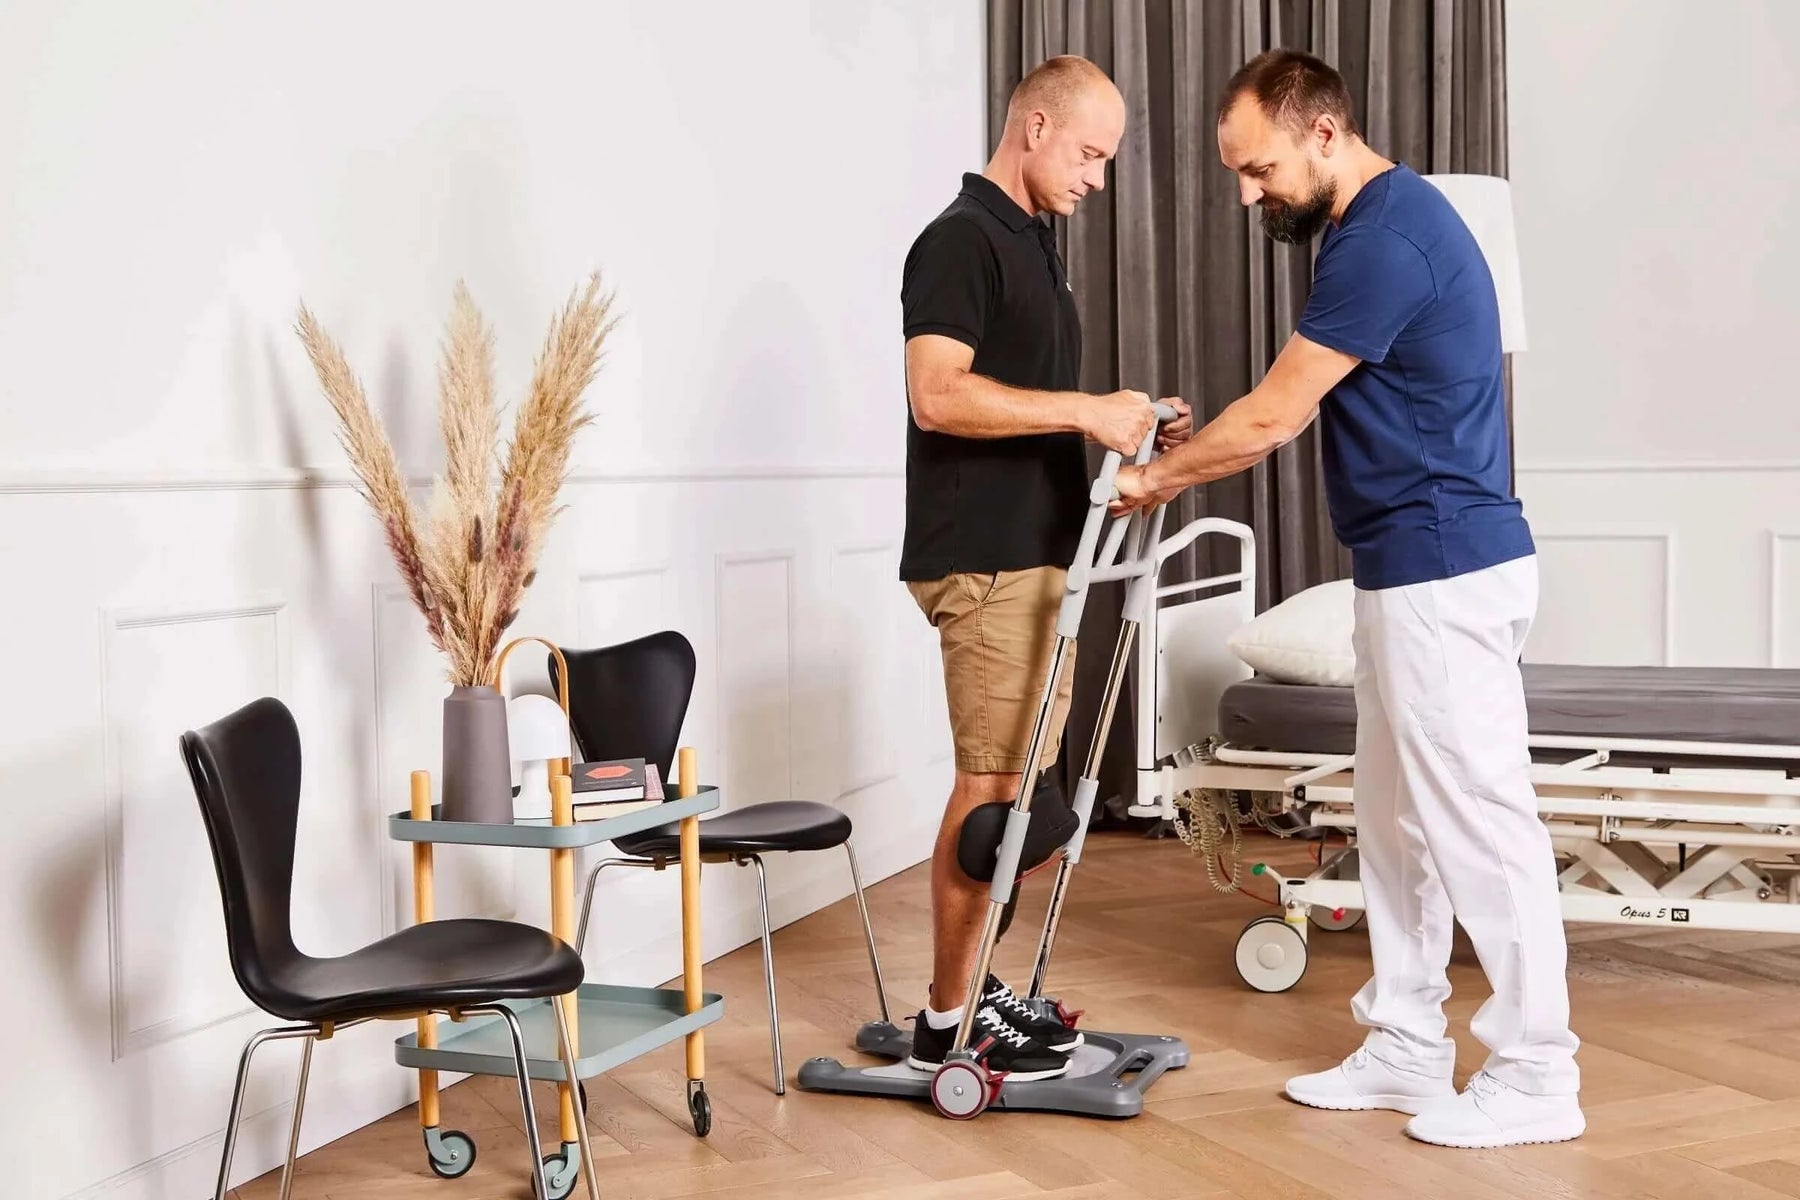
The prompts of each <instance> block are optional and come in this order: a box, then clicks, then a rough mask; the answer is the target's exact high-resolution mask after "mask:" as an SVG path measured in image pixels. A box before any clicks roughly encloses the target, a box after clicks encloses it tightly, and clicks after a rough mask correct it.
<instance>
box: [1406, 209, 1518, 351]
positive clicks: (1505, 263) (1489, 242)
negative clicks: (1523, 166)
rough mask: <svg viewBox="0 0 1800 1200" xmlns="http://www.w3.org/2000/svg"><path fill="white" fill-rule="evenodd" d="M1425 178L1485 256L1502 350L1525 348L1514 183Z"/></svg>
mask: <svg viewBox="0 0 1800 1200" xmlns="http://www.w3.org/2000/svg"><path fill="white" fill-rule="evenodd" d="M1425 179H1426V181H1427V182H1429V183H1431V184H1432V185H1433V186H1435V187H1436V188H1437V189H1438V191H1440V192H1442V193H1444V196H1445V197H1446V198H1447V199H1448V200H1449V201H1450V206H1451V207H1452V208H1454V209H1456V213H1457V215H1458V216H1460V217H1461V218H1462V219H1463V224H1465V225H1467V226H1468V227H1469V232H1470V233H1472V234H1474V235H1475V241H1476V244H1477V245H1479V246H1480V247H1481V253H1482V256H1483V257H1485V258H1486V259H1487V264H1488V273H1489V274H1491V275H1492V276H1493V277H1494V298H1495V299H1496V300H1497V301H1499V304H1500V351H1501V353H1503V354H1513V353H1516V352H1517V351H1520V350H1523V349H1525V300H1524V294H1523V288H1522V287H1521V284H1520V280H1519V237H1518V230H1517V228H1516V227H1515V226H1514V224H1513V206H1512V185H1511V184H1509V183H1508V182H1507V181H1506V180H1504V179H1501V178H1500V177H1499V176H1497V175H1427V176H1425Z"/></svg>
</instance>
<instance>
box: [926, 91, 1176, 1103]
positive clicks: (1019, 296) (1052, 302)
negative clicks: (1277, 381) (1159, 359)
mask: <svg viewBox="0 0 1800 1200" xmlns="http://www.w3.org/2000/svg"><path fill="white" fill-rule="evenodd" d="M1124 129H1125V104H1124V99H1123V98H1122V97H1121V96H1120V95H1119V92H1118V89H1117V88H1116V87H1114V86H1113V84H1112V81H1111V80H1109V79H1108V78H1107V77H1106V75H1105V74H1104V73H1103V72H1102V71H1101V70H1100V69H1099V68H1098V67H1096V66H1094V65H1093V64H1092V63H1090V62H1088V61H1086V60H1085V59H1080V58H1073V57H1064V58H1055V59H1051V60H1050V61H1049V62H1047V63H1045V64H1044V65H1043V66H1041V67H1039V68H1037V70H1035V71H1033V72H1032V73H1031V74H1030V75H1028V76H1027V77H1026V78H1025V79H1024V80H1023V81H1022V82H1021V83H1020V84H1019V86H1018V88H1017V89H1016V90H1015V91H1014V93H1013V97H1012V102H1011V106H1010V108H1009V111H1008V114H1007V124H1006V130H1005V133H1004V134H1003V136H1002V139H1001V142H1000V145H999V147H998V148H997V149H996V151H995V153H994V156H993V159H992V160H991V161H990V162H989V163H988V166H987V169H986V170H985V171H984V172H983V173H982V174H980V175H975V174H970V175H966V176H964V179H963V188H962V192H961V194H960V195H959V196H957V198H956V199H955V200H954V201H952V202H951V204H950V206H949V207H948V208H946V209H945V210H944V211H943V212H942V213H941V214H939V215H938V216H937V217H936V218H935V219H933V221H932V222H931V224H930V225H928V226H927V227H926V229H925V231H924V232H923V233H921V234H920V235H919V238H918V240H917V241H916V242H914V243H913V246H912V249H911V251H910V252H909V253H908V254H907V257H906V266H905V274H904V282H903V285H902V290H901V300H902V308H903V313H904V332H905V337H906V381H907V397H908V401H909V408H910V418H909V421H908V425H907V440H906V537H905V545H904V548H903V550H902V553H901V560H900V577H901V579H902V580H904V581H905V582H906V584H907V587H908V589H909V590H910V591H911V592H912V595H913V597H914V599H915V600H916V601H917V602H918V604H919V607H920V609H921V610H922V611H923V612H924V614H925V616H926V617H927V618H928V619H929V620H930V621H931V623H932V625H933V626H935V627H936V628H937V630H938V633H939V639H940V643H941V647H942V652H943V660H944V682H945V689H946V693H947V696H948V701H949V710H950V724H951V729H952V732H953V735H954V739H955V746H956V784H955V788H954V790H952V792H951V794H950V801H949V804H948V805H947V807H946V809H945V812H944V820H943V824H942V826H941V827H940V829H939V833H938V840H937V847H936V851H935V853H934V855H933V858H932V875H931V892H932V918H933V921H932V924H933V943H934V962H933V974H932V986H931V1000H930V1003H929V1005H928V1006H927V1008H926V1009H925V1010H924V1011H923V1012H921V1013H920V1014H919V1017H918V1019H917V1022H916V1024H915V1028H914V1033H913V1055H912V1059H911V1063H912V1065H913V1066H915V1067H919V1068H923V1069H930V1068H932V1067H935V1066H936V1065H937V1064H939V1063H941V1062H942V1061H943V1060H944V1056H945V1054H946V1053H947V1052H948V1051H949V1048H950V1045H951V1043H952V1042H953V1041H954V1040H955V1036H956V1030H957V1026H958V1024H959V1022H960V1020H961V1017H962V1013H963V1008H962V1006H963V1003H964V999H965V997H966V996H967V994H968V990H969V976H970V974H971V973H972V972H973V970H974V958H975V950H976V943H977V941H978V940H979V938H980V932H981V925H982V921H983V916H984V908H983V906H984V904H985V903H986V899H987V890H986V888H985V887H984V886H983V885H982V883H981V882H980V881H979V880H976V879H974V878H972V877H971V876H970V875H969V874H967V873H966V872H965V871H964V870H963V869H962V867H961V866H960V865H959V862H958V855H957V846H958V838H959V835H960V833H961V830H962V826H963V822H964V820H965V819H966V818H967V817H968V816H969V814H970V813H971V812H972V811H974V810H975V809H976V808H977V807H979V806H981V805H983V804H994V803H1006V802H1009V801H1010V800H1011V799H1012V798H1013V796H1014V795H1015V794H1016V790H1017V788H1018V785H1019V777H1020V775H1021V774H1022V773H1023V771H1024V769H1025V759H1026V756H1027V753H1028V746H1029V743H1030V740H1031V728H1032V723H1033V721H1034V719H1035V717H1036V715H1037V709H1038V706H1039V704H1040V703H1041V699H1042V696H1041V692H1040V688H1041V687H1042V686H1043V681H1044V678H1045V674H1046V672H1047V671H1048V669H1049V660H1050V652H1051V648H1052V645H1053V642H1054V638H1055V621H1056V613H1057V608H1058V606H1059V605H1060V603H1061V601H1062V594H1063V585H1064V580H1065V578H1066V576H1067V568H1068V566H1069V564H1070V562H1071V561H1072V560H1073V558H1074V556H1075V550H1076V546H1077V543H1078V542H1079V540H1080V536H1081V526H1082V522H1083V519H1084V517H1085V515H1086V511H1087V502H1088V500H1087V495H1088V487H1089V479H1088V471H1087V458H1086V451H1085V448H1084V441H1085V440H1086V439H1091V440H1093V441H1095V442H1099V443H1100V444H1102V445H1104V446H1106V447H1108V448H1110V449H1114V450H1118V451H1120V452H1121V453H1125V454H1131V453H1135V452H1136V450H1137V448H1138V446H1139V445H1140V444H1141V443H1142V441H1143V438H1144V435H1145V434H1146V433H1148V432H1149V430H1150V428H1151V427H1152V425H1153V424H1154V423H1155V415H1154V412H1153V410H1152V409H1151V406H1150V398H1149V397H1148V396H1146V395H1145V394H1144V393H1142V392H1132V391H1120V392H1113V393H1111V394H1109V395H1090V394H1085V393H1082V392H1079V391H1077V390H1076V388H1077V386H1078V380H1079V375H1080V367H1081V322H1080V318H1079V316H1078V314H1077V312H1076V308H1075V298H1074V295H1073V293H1072V290H1071V287H1070V284H1069V280H1068V277H1067V275H1066V273H1065V271H1064V268H1063V263H1062V259H1061V257H1060V255H1059V254H1058V253H1057V249H1056V235H1055V233H1054V232H1053V230H1052V229H1051V227H1050V225H1049V224H1048V223H1047V222H1046V221H1044V220H1043V219H1041V218H1040V216H1039V214H1040V213H1056V214H1060V215H1064V216H1067V215H1068V214H1070V213H1072V212H1074V211H1075V207H1076V205H1077V204H1078V203H1079V202H1080V200H1081V198H1082V197H1083V196H1085V195H1086V194H1087V193H1088V192H1090V191H1093V190H1095V189H1098V188H1100V187H1102V186H1104V184H1105V176H1106V164H1107V162H1108V161H1110V160H1111V158H1112V157H1113V155H1114V154H1115V153H1116V152H1117V149H1118V145H1119V139H1120V137H1121V136H1122V135H1123V133H1124ZM1169 403H1171V404H1173V405H1174V406H1175V407H1176V409H1177V411H1178V413H1180V414H1181V416H1180V417H1179V419H1178V420H1177V421H1176V422H1172V423H1171V424H1170V425H1168V426H1166V427H1165V429H1164V431H1163V435H1162V438H1163V441H1165V442H1172V441H1177V440H1181V439H1183V438H1185V437H1186V434H1187V428H1188V424H1189V419H1188V417H1187V415H1186V407H1185V406H1184V405H1182V404H1181V403H1180V402H1179V401H1169ZM1072 669H1073V668H1072V663H1071V665H1069V666H1066V667H1065V669H1064V674H1063V676H1062V679H1061V680H1060V686H1059V688H1058V689H1057V700H1056V704H1055V707H1054V709H1053V720H1052V724H1051V728H1050V730H1049V733H1048V738H1047V740H1046V742H1045V744H1044V750H1043V757H1042V760H1041V762H1042V764H1044V765H1048V764H1050V763H1052V762H1054V761H1055V759H1056V755H1057V748H1058V746H1059V744H1060V741H1061V734H1062V725H1063V722H1064V719H1065V718H1066V716H1067V713H1068V704H1069V688H1070V680H1071V678H1072ZM1035 807H1036V805H1035V803H1034V815H1035ZM1034 824H1036V822H1035V821H1034ZM971 1029H972V1034H971V1044H972V1045H974V1044H986V1046H987V1049H986V1051H985V1062H986V1063H987V1065H988V1067H989V1068H990V1069H991V1070H994V1071H996V1072H1006V1073H1007V1075H1008V1077H1009V1078H1012V1079H1018V1080H1026V1079H1043V1078H1049V1077H1051V1076H1054V1075H1059V1074H1061V1073H1062V1072H1064V1071H1066V1070H1067V1069H1068V1052H1069V1051H1071V1050H1073V1049H1074V1047H1075V1046H1077V1045H1078V1044H1080V1041H1081V1035H1080V1034H1078V1033H1076V1032H1074V1031H1073V1030H1072V1029H1069V1028H1067V1027H1066V1026H1064V1025H1063V1024H1062V1023H1061V1022H1059V1021H1053V1020H1045V1019H1042V1018H1038V1017H1035V1016H1034V1015H1033V1014H1032V1012H1031V1010H1030V1009H1028V1008H1026V1007H1025V1006H1024V1005H1023V1004H1021V1003H1020V1002H1019V1000H1018V999H1017V998H1016V997H1015V996H1014V995H1013V993H1012V992H1011V991H1010V989H1008V988H1007V987H1006V986H1005V985H1004V984H1002V983H1001V982H1000V981H999V980H998V979H996V978H994V977H992V976H989V977H988V979H987V980H986V981H985V982H984V984H983V987H982V999H981V1004H980V1007H979V1010H978V1012H977V1013H976V1016H975V1019H974V1021H973V1022H972V1024H971Z"/></svg>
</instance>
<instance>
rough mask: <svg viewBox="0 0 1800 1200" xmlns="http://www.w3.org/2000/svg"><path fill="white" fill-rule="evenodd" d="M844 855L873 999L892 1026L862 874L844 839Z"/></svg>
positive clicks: (854, 853)
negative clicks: (859, 919) (871, 973)
mask: <svg viewBox="0 0 1800 1200" xmlns="http://www.w3.org/2000/svg"><path fill="white" fill-rule="evenodd" d="M844 853H846V854H848V855H849V856H850V884H851V886H852V887H853V888H854V889H855V890H856V911H857V912H859V913H861V914H862V926H863V936H864V937H866V938H867V939H868V940H869V966H870V967H871V968H873V969H874V972H875V998H876V999H877V1000H878V1001H880V1002H881V1019H882V1020H883V1021H884V1022H886V1023H887V1024H890V1025H891V1024H893V1020H892V1018H890V1017H889V1016H888V1002H887V985H886V984H884V983H883V982H882V981H881V959H880V958H878V957H877V956H876V954H875V927H874V926H873V925H871V924H869V905H868V902H867V901H865V900H864V899H863V885H862V872H861V871H859V870H857V867H856V847H855V846H853V845H851V844H850V839H848V838H846V839H844Z"/></svg>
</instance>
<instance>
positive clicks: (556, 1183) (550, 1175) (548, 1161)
mask: <svg viewBox="0 0 1800 1200" xmlns="http://www.w3.org/2000/svg"><path fill="white" fill-rule="evenodd" d="M580 1175H581V1168H580V1167H579V1166H578V1165H577V1164H576V1163H574V1162H571V1161H570V1159H569V1155H568V1153H567V1152H565V1151H562V1150H558V1151H557V1152H556V1153H555V1154H546V1155H544V1178H545V1179H546V1180H547V1181H549V1184H550V1196H549V1200H566V1198H567V1197H568V1195H569V1193H570V1192H572V1191H574V1190H575V1180H576V1179H578V1178H579V1177H580ZM531 1190H532V1192H534V1193H536V1194H537V1195H539V1196H540V1197H542V1195H543V1193H541V1192H539V1191H538V1185H537V1178H536V1177H535V1176H534V1177H533V1178H532V1181H531Z"/></svg>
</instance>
